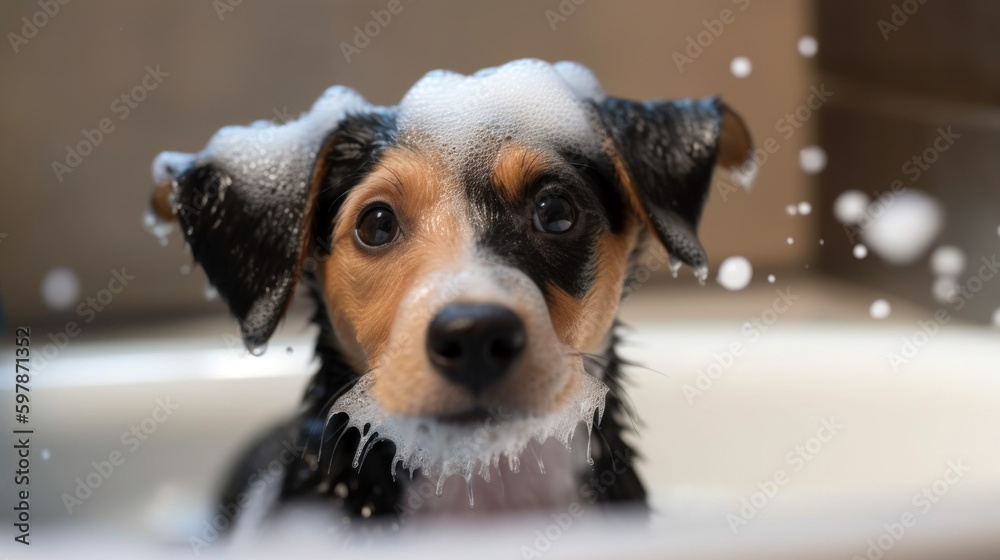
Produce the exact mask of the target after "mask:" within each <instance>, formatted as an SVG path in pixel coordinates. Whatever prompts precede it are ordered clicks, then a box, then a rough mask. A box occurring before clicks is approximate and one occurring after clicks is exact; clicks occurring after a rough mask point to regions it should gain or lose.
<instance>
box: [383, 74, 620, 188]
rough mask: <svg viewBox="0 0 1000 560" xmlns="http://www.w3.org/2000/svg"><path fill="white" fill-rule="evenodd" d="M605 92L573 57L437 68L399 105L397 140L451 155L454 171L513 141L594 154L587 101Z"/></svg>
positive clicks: (480, 162)
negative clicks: (468, 70)
mask: <svg viewBox="0 0 1000 560" xmlns="http://www.w3.org/2000/svg"><path fill="white" fill-rule="evenodd" d="M603 98H604V92H603V90H602V89H601V86H600V84H599V83H598V82H597V79H596V78H594V76H593V74H592V73H591V72H590V70H588V69H587V68H585V67H583V66H581V65H579V64H575V63H572V62H560V63H557V64H554V65H552V64H548V63H546V62H543V61H540V60H532V59H526V60H517V61H514V62H510V63H508V64H505V65H503V66H499V67H496V68H487V69H485V70H480V71H479V72H476V73H475V74H473V75H471V76H463V75H461V74H457V73H454V72H447V71H435V72H430V73H428V74H427V75H426V76H424V77H423V78H421V79H420V80H419V81H418V82H417V83H416V84H414V85H413V87H412V88H410V91H408V92H407V93H406V95H405V96H404V97H403V100H402V102H401V103H400V104H399V112H398V123H399V128H400V138H401V139H402V140H403V141H404V142H407V143H411V144H415V145H417V146H421V147H425V146H426V147H431V148H434V149H435V150H440V153H444V154H449V156H446V158H447V163H448V164H449V165H450V166H453V168H454V169H478V168H483V167H484V166H485V165H487V164H488V163H489V162H490V161H491V158H492V157H493V155H495V151H496V149H497V148H499V147H500V144H501V143H502V142H510V141H516V142H520V143H524V144H525V145H527V146H534V147H538V148H548V147H553V148H556V149H575V150H578V151H580V152H582V153H587V154H594V153H598V152H599V151H600V150H601V137H600V135H598V134H595V129H594V125H595V123H594V120H593V119H594V115H593V114H592V111H591V110H590V108H589V104H590V102H592V101H600V100H601V99H603Z"/></svg>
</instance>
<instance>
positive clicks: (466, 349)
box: [427, 303, 525, 393]
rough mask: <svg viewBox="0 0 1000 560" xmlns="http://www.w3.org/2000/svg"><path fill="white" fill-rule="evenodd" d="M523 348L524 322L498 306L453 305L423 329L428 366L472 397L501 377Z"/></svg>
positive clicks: (514, 314) (508, 310) (507, 309)
mask: <svg viewBox="0 0 1000 560" xmlns="http://www.w3.org/2000/svg"><path fill="white" fill-rule="evenodd" d="M524 345H525V330H524V322H522V321H521V318H520V317H518V316H517V314H516V313H514V312H513V311H512V310H510V309H509V308H507V307H504V306H502V305H495V304H478V303H477V304H472V303H453V304H451V305H448V306H446V307H445V308H444V309H442V310H441V311H440V312H439V313H438V314H437V316H435V317H434V319H433V320H432V321H431V324H430V325H429V326H428V328H427V353H428V357H429V358H430V362H431V363H432V364H434V367H435V368H437V370H438V371H440V372H441V374H442V375H444V376H445V377H447V378H448V379H450V380H452V381H454V382H455V383H458V384H461V385H464V386H465V387H468V388H469V389H470V390H471V391H472V392H473V393H480V392H482V390H483V389H484V388H486V387H487V386H488V385H490V384H492V383H494V382H496V381H497V380H499V379H500V378H501V377H503V376H504V374H506V373H507V372H508V371H509V370H510V369H511V366H512V365H513V364H514V362H515V361H517V358H518V357H519V356H520V355H521V353H522V351H523V350H524Z"/></svg>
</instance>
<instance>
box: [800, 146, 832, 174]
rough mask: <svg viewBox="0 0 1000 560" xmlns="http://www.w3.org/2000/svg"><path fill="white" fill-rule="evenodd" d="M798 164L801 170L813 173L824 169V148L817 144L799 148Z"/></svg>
mask: <svg viewBox="0 0 1000 560" xmlns="http://www.w3.org/2000/svg"><path fill="white" fill-rule="evenodd" d="M799 166H800V167H802V171H805V172H806V173H809V174H810V175H815V174H817V173H820V172H822V171H823V170H824V169H826V150H824V149H823V148H820V147H819V146H807V147H805V148H802V149H801V150H799Z"/></svg>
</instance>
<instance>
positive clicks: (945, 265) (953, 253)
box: [931, 245, 965, 276]
mask: <svg viewBox="0 0 1000 560" xmlns="http://www.w3.org/2000/svg"><path fill="white" fill-rule="evenodd" d="M931 270H933V271H934V274H936V275H938V276H958V275H959V274H962V272H964V271H965V253H963V252H962V250H961V249H959V248H958V247H955V246H954V245H942V246H940V247H938V248H937V249H935V250H934V253H933V254H931Z"/></svg>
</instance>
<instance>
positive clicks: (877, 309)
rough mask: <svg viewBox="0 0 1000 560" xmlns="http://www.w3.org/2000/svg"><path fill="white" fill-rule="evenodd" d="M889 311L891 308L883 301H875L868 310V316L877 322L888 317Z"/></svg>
mask: <svg viewBox="0 0 1000 560" xmlns="http://www.w3.org/2000/svg"><path fill="white" fill-rule="evenodd" d="M891 311H892V307H891V306H890V305H889V302H888V301H885V300H884V299H877V300H875V301H874V302H872V306H871V307H869V308H868V314H869V315H871V316H872V319H876V320H879V321H881V320H882V319H885V318H886V317H888V316H889V313H890V312H891Z"/></svg>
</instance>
